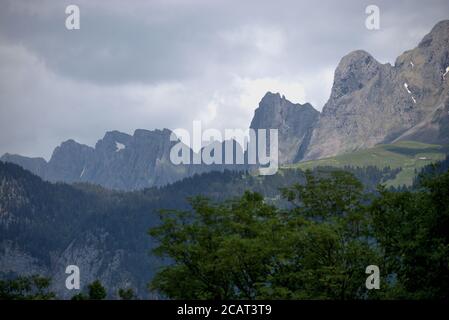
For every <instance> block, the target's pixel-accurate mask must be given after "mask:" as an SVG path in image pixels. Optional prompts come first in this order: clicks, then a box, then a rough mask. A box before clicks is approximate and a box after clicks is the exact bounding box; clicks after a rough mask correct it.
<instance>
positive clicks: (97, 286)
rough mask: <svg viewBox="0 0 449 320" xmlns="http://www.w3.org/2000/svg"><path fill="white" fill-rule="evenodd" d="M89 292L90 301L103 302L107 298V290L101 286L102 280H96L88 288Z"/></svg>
mask: <svg viewBox="0 0 449 320" xmlns="http://www.w3.org/2000/svg"><path fill="white" fill-rule="evenodd" d="M87 288H88V292H89V300H103V299H105V298H106V296H107V293H106V289H105V288H104V287H103V285H102V284H101V282H100V280H95V281H94V282H92V283H91V284H89V285H88V286H87Z"/></svg>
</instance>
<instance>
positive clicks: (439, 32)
mask: <svg viewBox="0 0 449 320" xmlns="http://www.w3.org/2000/svg"><path fill="white" fill-rule="evenodd" d="M447 67H449V20H445V21H441V22H439V23H438V24H437V25H435V27H434V28H433V29H432V31H431V32H430V33H429V34H428V35H426V36H425V37H424V38H423V40H422V41H421V42H420V43H419V45H418V47H417V48H415V49H413V50H410V51H407V52H404V53H403V54H402V55H401V56H399V57H398V58H397V60H396V62H395V65H394V66H391V65H390V64H388V63H387V64H381V63H379V62H378V61H376V60H375V59H374V58H373V57H372V56H371V55H370V54H368V53H367V52H364V51H360V50H359V51H354V52H351V53H350V54H348V55H346V56H345V57H343V58H342V60H341V61H340V63H339V65H338V67H337V69H336V71H335V75H334V83H333V86H332V91H331V95H330V98H329V100H328V101H327V103H326V104H325V105H324V107H323V112H322V114H321V115H320V119H319V121H318V123H317V126H316V128H315V129H314V132H313V134H312V138H311V141H310V146H309V148H308V150H307V151H306V154H305V157H304V158H305V159H306V160H307V159H317V158H323V157H327V156H333V155H336V154H340V153H345V152H350V151H354V150H357V149H364V148H369V147H372V146H374V145H376V144H378V143H389V142H394V141H398V140H407V139H409V140H410V139H412V140H419V141H422V142H428V143H443V142H447V141H448V139H447V136H449V131H448V126H447V124H446V123H447V122H446V120H445V119H446V118H445V117H446V115H447V113H446V114H445V112H444V110H445V108H446V106H447V99H448V88H449V74H448V75H447V76H445V77H443V74H444V72H445V71H446V68H447Z"/></svg>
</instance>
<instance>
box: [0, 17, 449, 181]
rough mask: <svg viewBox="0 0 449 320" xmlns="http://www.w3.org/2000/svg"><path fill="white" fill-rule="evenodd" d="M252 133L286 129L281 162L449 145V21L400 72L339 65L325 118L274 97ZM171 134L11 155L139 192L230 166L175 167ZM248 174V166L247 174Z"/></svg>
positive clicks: (47, 171) (142, 133) (63, 174)
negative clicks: (407, 143)
mask: <svg viewBox="0 0 449 320" xmlns="http://www.w3.org/2000/svg"><path fill="white" fill-rule="evenodd" d="M250 128H253V129H270V128H272V129H278V130H279V163H280V164H281V165H282V164H291V163H295V162H299V161H302V160H313V159H321V158H325V157H330V156H335V155H338V154H343V153H347V152H352V151H355V150H360V149H366V148H370V147H373V146H375V145H377V144H379V143H392V142H396V141H401V140H413V141H419V142H425V143H434V144H449V20H445V21H441V22H439V23H437V24H436V25H435V26H434V28H433V29H432V30H431V32H430V33H429V34H427V35H426V36H425V37H424V38H423V39H422V41H421V42H420V43H419V44H418V46H417V47H416V48H414V49H412V50H409V51H406V52H404V53H403V54H402V55H400V56H399V57H398V58H397V59H396V61H395V63H394V65H393V66H392V65H391V64H389V63H386V64H381V63H379V62H378V61H377V60H376V59H374V58H373V57H372V56H371V55H370V54H369V53H367V52H365V51H362V50H357V51H354V52H351V53H349V54H348V55H346V56H344V57H343V58H342V59H341V61H340V63H339V64H338V66H337V68H336V70H335V74H334V82H333V86H332V90H331V94H330V97H329V100H328V101H327V102H326V104H325V105H324V107H323V109H322V112H321V113H320V112H318V111H317V110H316V109H314V107H313V106H312V105H310V104H309V103H305V104H303V105H301V104H294V103H292V102H290V101H288V100H287V99H286V98H285V97H284V96H281V95H280V94H279V93H271V92H268V93H267V94H266V95H265V96H264V97H263V98H262V100H261V101H260V103H259V107H258V108H257V109H256V110H255V113H254V117H253V119H252V121H251V124H250ZM170 135H171V131H170V130H168V129H163V130H153V131H149V130H142V129H138V130H136V131H135V132H134V134H133V135H128V134H125V133H121V132H118V131H111V132H107V133H106V134H105V136H104V137H103V138H102V139H101V140H99V141H98V142H97V144H96V145H95V147H89V146H86V145H82V144H79V143H77V142H75V141H74V140H68V141H65V142H63V143H62V144H61V145H60V146H58V147H57V148H56V149H55V150H54V152H53V154H52V156H51V159H50V160H49V161H48V162H46V161H45V160H44V159H43V158H28V157H23V156H20V155H12V154H5V155H3V156H2V157H1V158H0V160H2V161H5V162H13V163H16V164H18V165H20V166H22V167H24V168H25V169H28V170H30V171H31V172H33V173H35V174H37V175H38V176H40V177H42V178H43V179H45V180H48V181H53V182H55V181H63V182H68V183H72V182H90V183H94V184H99V185H101V186H103V187H106V188H111V189H119V190H135V189H142V188H146V187H151V186H163V185H166V184H169V183H172V182H175V181H178V180H181V179H183V178H185V177H188V176H192V175H193V174H195V173H201V172H207V171H211V170H220V171H222V170H224V169H234V170H238V169H239V168H238V167H235V166H234V167H231V166H226V165H214V166H207V165H173V164H172V163H171V162H170V159H169V154H170V149H171V147H172V146H173V145H174V144H175V142H173V141H170ZM240 169H242V170H244V169H246V168H245V167H240Z"/></svg>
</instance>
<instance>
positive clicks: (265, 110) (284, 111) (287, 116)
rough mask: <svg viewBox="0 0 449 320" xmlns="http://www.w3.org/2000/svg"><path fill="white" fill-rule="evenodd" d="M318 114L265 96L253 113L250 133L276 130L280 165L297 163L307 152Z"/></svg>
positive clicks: (278, 98)
mask: <svg viewBox="0 0 449 320" xmlns="http://www.w3.org/2000/svg"><path fill="white" fill-rule="evenodd" d="M318 117H319V112H318V111H317V110H315V109H314V108H313V107H312V106H311V105H310V104H309V103H306V104H304V105H301V104H293V103H291V102H290V101H288V100H287V99H285V97H284V96H282V97H281V96H280V94H279V93H277V94H273V93H271V92H268V93H267V94H266V95H265V96H264V97H263V99H262V100H261V102H260V103H259V107H258V108H257V109H256V111H255V113H254V118H253V120H252V121H251V126H250V127H251V128H252V129H278V138H279V163H280V164H285V163H293V162H296V161H299V160H300V159H301V158H302V157H303V154H304V151H305V150H306V148H307V145H308V142H309V140H310V136H311V133H312V130H313V127H314V125H315V124H316V122H317V120H318Z"/></svg>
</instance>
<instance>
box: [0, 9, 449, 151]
mask: <svg viewBox="0 0 449 320" xmlns="http://www.w3.org/2000/svg"><path fill="white" fill-rule="evenodd" d="M317 3H320V4H317ZM69 4H76V5H78V6H79V8H80V12H81V21H80V22H81V28H80V30H71V31H69V30H67V29H66V27H65V20H66V17H67V15H66V14H65V8H66V6H67V5H69ZM369 4H375V5H377V6H378V7H379V8H380V30H368V29H367V28H366V27H365V19H366V17H367V15H366V14H365V8H366V6H367V5H369ZM448 18H449V1H447V0H441V1H422V0H416V1H412V0H409V1H374V0H370V1H360V0H353V1H334V0H332V1H317V0H312V1H261V0H258V1H241V0H239V1H230V0H226V1H215V0H203V1H193V0H163V1H162V0H161V1H129V0H127V1H124V0H123V1H118V0H116V1H111V0H109V1H102V0H101V1H100V0H99V1H93V0H86V1H80V0H78V1H75V0H71V1H60V0H54V1H38V0H33V1H22V0H11V1H7V0H0V155H1V154H3V153H5V152H9V153H19V154H22V155H27V156H43V157H45V158H46V159H48V158H49V157H50V156H51V152H52V151H53V149H54V148H55V147H56V146H57V145H59V144H60V143H61V142H62V141H64V140H67V139H70V138H73V139H75V140H76V141H78V142H80V143H84V144H88V145H92V146H93V145H95V143H96V141H97V140H98V139H100V138H102V137H103V135H104V133H105V132H106V131H110V130H120V131H123V132H126V133H130V134H132V133H133V132H134V130H135V129H138V128H143V129H155V128H160V129H161V128H169V129H175V128H180V127H182V128H187V129H189V128H190V127H191V125H192V121H193V120H202V123H203V127H211V128H217V129H220V130H222V129H224V128H247V127H248V126H249V123H250V121H251V118H252V116H253V114H254V110H255V109H256V108H257V105H258V102H259V101H260V99H261V98H262V97H263V95H264V94H265V93H266V92H267V91H272V92H280V93H281V94H284V95H285V96H286V98H287V99H289V100H291V101H292V102H295V103H305V102H310V103H311V104H312V105H313V106H314V107H315V108H316V109H318V110H321V108H322V106H323V105H324V103H325V102H326V100H327V99H328V97H329V94H330V89H331V86H332V81H333V72H334V70H335V67H336V66H337V64H338V62H339V61H340V59H341V57H342V56H344V55H345V54H347V53H349V52H350V51H353V50H356V49H364V50H366V51H368V52H370V53H371V54H372V55H373V56H374V57H375V58H376V59H377V60H379V61H380V62H383V63H386V62H390V63H391V64H393V63H394V61H395V59H396V57H397V56H398V55H400V54H401V53H402V52H403V51H405V50H409V49H412V48H413V47H415V46H416V45H417V44H418V42H419V41H420V39H421V38H422V37H423V36H424V35H425V34H426V33H428V32H429V31H430V29H431V28H432V26H433V25H435V24H436V23H437V22H438V21H440V20H443V19H448Z"/></svg>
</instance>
